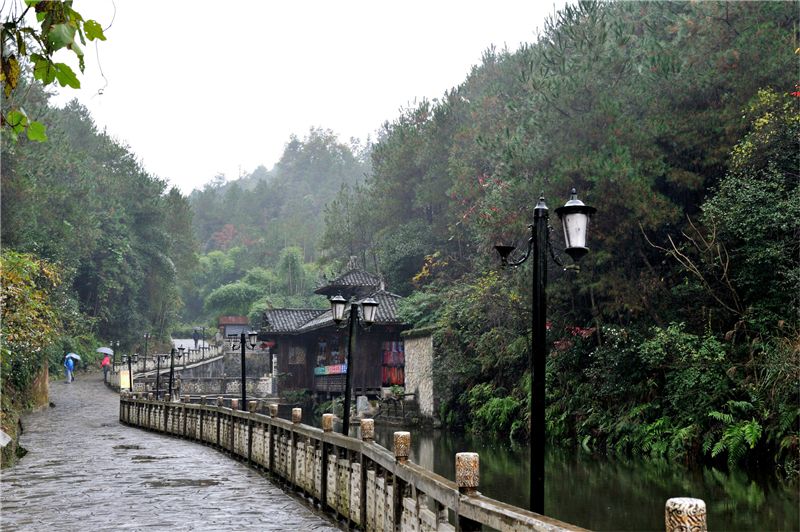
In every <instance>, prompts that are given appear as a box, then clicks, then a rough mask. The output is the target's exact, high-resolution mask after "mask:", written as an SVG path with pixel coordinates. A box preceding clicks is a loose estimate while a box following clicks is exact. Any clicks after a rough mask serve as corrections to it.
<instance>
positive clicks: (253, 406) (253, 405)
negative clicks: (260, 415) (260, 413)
mask: <svg viewBox="0 0 800 532" xmlns="http://www.w3.org/2000/svg"><path fill="white" fill-rule="evenodd" d="M247 410H248V411H249V412H250V413H251V414H255V413H256V411H257V410H258V401H248V402H247Z"/></svg>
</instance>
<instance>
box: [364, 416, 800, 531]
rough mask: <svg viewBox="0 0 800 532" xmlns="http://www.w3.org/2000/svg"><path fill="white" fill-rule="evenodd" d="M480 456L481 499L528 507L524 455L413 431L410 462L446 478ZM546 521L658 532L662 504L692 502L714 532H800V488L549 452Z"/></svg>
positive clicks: (386, 441) (386, 439) (388, 435)
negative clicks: (463, 457)
mask: <svg viewBox="0 0 800 532" xmlns="http://www.w3.org/2000/svg"><path fill="white" fill-rule="evenodd" d="M395 430H399V429H393V428H389V427H375V437H376V440H377V441H378V443H380V444H381V445H383V446H384V447H386V448H387V449H391V448H392V433H393V432H394V431H395ZM462 451H473V452H478V453H480V456H481V491H482V492H483V493H484V494H485V495H487V496H489V497H493V498H495V499H499V500H502V501H505V502H508V503H511V504H514V505H517V506H522V507H526V506H527V505H528V469H529V457H528V449H527V447H514V446H511V445H506V444H503V443H500V442H497V441H491V440H485V439H478V438H474V437H471V436H470V435H460V434H454V433H452V432H448V431H428V432H423V431H420V430H419V429H414V430H413V431H412V451H411V457H410V458H411V460H412V461H414V462H416V463H418V464H420V465H422V466H424V467H426V468H428V469H433V471H435V472H436V473H438V474H440V475H442V476H443V477H445V478H449V479H453V478H455V454H456V453H458V452H462ZM546 468H547V469H546V472H547V476H546V480H545V490H546V491H545V493H546V498H545V508H546V511H547V514H548V515H551V516H553V517H556V518H558V519H561V520H563V521H566V522H568V523H574V524H577V525H580V526H584V527H587V528H591V529H593V530H659V531H661V530H663V529H664V503H665V502H666V500H667V499H669V498H670V497H681V496H691V497H697V498H700V499H703V500H704V501H706V504H707V506H708V523H709V528H710V529H711V530H797V529H799V528H800V509H798V508H799V506H798V505H800V495H799V494H798V488H799V487H800V486H798V483H797V482H795V483H790V484H788V485H787V484H783V483H780V482H777V481H776V480H774V479H768V478H760V479H754V478H750V477H748V476H747V475H746V474H745V473H743V472H741V471H737V472H734V473H732V474H728V473H725V472H722V471H719V470H716V469H712V468H697V469H694V470H689V469H685V468H683V467H681V466H678V465H673V464H669V463H667V462H666V461H663V460H652V461H634V460H618V459H610V458H593V457H591V456H589V455H587V454H585V453H582V452H580V451H575V452H574V453H568V452H564V451H550V452H548V454H547V457H546Z"/></svg>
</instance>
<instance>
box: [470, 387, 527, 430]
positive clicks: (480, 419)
mask: <svg viewBox="0 0 800 532" xmlns="http://www.w3.org/2000/svg"><path fill="white" fill-rule="evenodd" d="M464 394H465V396H466V403H467V405H469V407H470V423H469V425H468V429H469V430H471V431H473V432H477V433H487V434H509V435H511V434H516V433H517V432H518V431H519V430H520V428H521V426H520V421H519V412H520V410H521V406H522V403H521V402H520V401H519V400H518V399H516V398H514V397H511V396H507V395H506V396H503V391H502V390H496V389H495V387H494V386H493V385H492V384H490V383H481V384H477V385H475V386H473V387H472V388H470V389H469V390H467V391H466V392H464Z"/></svg>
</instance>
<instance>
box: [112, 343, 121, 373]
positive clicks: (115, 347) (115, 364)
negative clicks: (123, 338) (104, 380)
mask: <svg viewBox="0 0 800 532" xmlns="http://www.w3.org/2000/svg"><path fill="white" fill-rule="evenodd" d="M111 347H112V348H113V349H114V360H113V361H112V363H113V365H114V371H115V372H116V371H117V351H119V340H111Z"/></svg>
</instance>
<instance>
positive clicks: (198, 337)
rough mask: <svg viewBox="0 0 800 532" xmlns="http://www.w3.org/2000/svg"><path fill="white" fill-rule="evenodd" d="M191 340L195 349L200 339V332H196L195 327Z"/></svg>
mask: <svg viewBox="0 0 800 532" xmlns="http://www.w3.org/2000/svg"><path fill="white" fill-rule="evenodd" d="M192 340H194V348H195V350H197V342H198V341H199V340H200V333H199V332H197V329H195V330H194V332H193V333H192Z"/></svg>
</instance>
